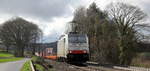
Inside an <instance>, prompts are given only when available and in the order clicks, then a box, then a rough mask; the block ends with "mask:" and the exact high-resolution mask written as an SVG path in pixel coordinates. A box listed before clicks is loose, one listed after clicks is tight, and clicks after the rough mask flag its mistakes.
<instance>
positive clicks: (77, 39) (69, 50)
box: [38, 32, 89, 63]
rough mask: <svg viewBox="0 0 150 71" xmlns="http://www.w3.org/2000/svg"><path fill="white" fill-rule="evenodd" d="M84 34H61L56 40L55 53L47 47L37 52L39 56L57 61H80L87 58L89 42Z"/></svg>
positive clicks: (84, 60) (82, 61)
mask: <svg viewBox="0 0 150 71" xmlns="http://www.w3.org/2000/svg"><path fill="white" fill-rule="evenodd" d="M88 43H89V42H88V37H87V35H86V34H77V33H72V32H71V33H69V34H65V35H62V36H61V37H60V38H59V40H58V41H57V43H56V44H57V49H56V53H55V54H53V53H51V52H52V51H50V49H49V48H46V49H45V50H42V51H41V52H39V53H38V55H39V56H41V57H44V58H48V59H56V60H58V61H67V62H80V63H84V62H86V61H88V60H89V44H88Z"/></svg>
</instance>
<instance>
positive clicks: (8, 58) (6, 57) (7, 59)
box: [0, 51, 23, 63]
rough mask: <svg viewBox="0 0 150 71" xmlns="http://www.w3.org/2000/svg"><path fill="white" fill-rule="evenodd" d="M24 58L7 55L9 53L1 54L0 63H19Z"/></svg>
mask: <svg viewBox="0 0 150 71" xmlns="http://www.w3.org/2000/svg"><path fill="white" fill-rule="evenodd" d="M21 59H23V58H21V57H14V55H13V54H10V53H7V52H2V51H1V52H0V63H2V62H10V61H18V60H21Z"/></svg>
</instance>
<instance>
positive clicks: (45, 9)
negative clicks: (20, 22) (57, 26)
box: [0, 0, 71, 19]
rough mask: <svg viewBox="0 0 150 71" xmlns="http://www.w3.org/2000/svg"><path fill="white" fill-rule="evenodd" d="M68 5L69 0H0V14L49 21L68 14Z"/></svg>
mask: <svg viewBox="0 0 150 71" xmlns="http://www.w3.org/2000/svg"><path fill="white" fill-rule="evenodd" d="M69 3H71V0H0V12H1V13H6V14H7V13H8V14H12V15H16V16H18V15H25V16H31V17H38V18H41V19H51V18H52V17H59V16H63V15H64V14H67V13H69V11H70V10H69V8H68V4H69Z"/></svg>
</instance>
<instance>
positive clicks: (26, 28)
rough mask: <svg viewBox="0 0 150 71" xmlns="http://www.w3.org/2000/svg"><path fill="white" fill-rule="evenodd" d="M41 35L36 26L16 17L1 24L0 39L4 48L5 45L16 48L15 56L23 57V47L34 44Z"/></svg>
mask: <svg viewBox="0 0 150 71" xmlns="http://www.w3.org/2000/svg"><path fill="white" fill-rule="evenodd" d="M41 33H42V31H41V30H40V29H39V28H38V26H37V25H35V24H33V23H31V22H28V21H26V20H24V19H22V18H19V17H18V18H15V19H12V20H8V21H6V22H5V23H3V24H2V26H1V29H0V34H1V35H0V38H1V40H2V42H3V43H4V44H6V46H7V43H10V44H11V45H15V46H16V48H15V56H23V55H24V48H25V46H27V45H28V44H30V43H35V41H37V40H38V39H39V38H40V34H41Z"/></svg>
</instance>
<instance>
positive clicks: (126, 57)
mask: <svg viewBox="0 0 150 71" xmlns="http://www.w3.org/2000/svg"><path fill="white" fill-rule="evenodd" d="M106 10H107V12H108V15H109V17H110V19H112V21H113V22H114V23H115V25H116V27H117V33H118V44H119V45H118V46H119V50H120V55H119V59H120V64H130V62H131V59H132V57H133V56H134V53H135V52H134V47H135V46H136V42H137V39H138V38H137V37H136V35H135V34H136V33H137V31H135V28H134V27H135V25H136V24H139V23H141V22H142V21H143V19H144V18H145V17H146V14H145V13H144V12H143V11H142V10H141V9H140V8H138V7H135V6H132V5H129V4H124V3H111V4H110V5H108V7H107V9H106Z"/></svg>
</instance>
